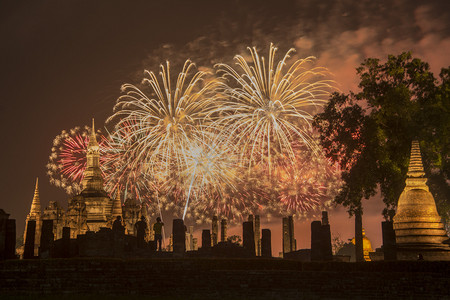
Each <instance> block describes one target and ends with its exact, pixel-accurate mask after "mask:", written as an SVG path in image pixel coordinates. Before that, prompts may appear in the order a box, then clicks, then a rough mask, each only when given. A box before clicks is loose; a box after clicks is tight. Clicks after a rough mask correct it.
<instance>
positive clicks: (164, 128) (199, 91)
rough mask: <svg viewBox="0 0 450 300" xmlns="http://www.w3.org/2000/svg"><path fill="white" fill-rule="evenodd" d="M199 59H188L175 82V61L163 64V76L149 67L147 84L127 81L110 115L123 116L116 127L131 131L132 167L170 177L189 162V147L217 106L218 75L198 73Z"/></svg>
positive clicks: (129, 160) (129, 150)
mask: <svg viewBox="0 0 450 300" xmlns="http://www.w3.org/2000/svg"><path fill="white" fill-rule="evenodd" d="M193 68H194V64H193V63H191V62H190V61H186V63H185V64H184V67H183V69H182V71H181V73H179V74H178V76H177V79H176V81H175V83H174V84H173V82H172V79H173V78H171V76H170V67H169V63H168V62H167V65H166V67H164V66H162V65H161V71H160V77H161V78H160V80H158V77H157V76H156V75H155V74H154V73H153V72H149V71H145V74H146V78H144V79H143V82H142V83H143V85H144V87H147V88H149V91H148V93H146V92H145V91H144V89H141V88H139V87H137V86H135V85H131V84H125V85H123V86H122V90H123V92H124V93H125V95H123V96H121V97H120V98H119V99H118V101H117V104H116V106H115V108H114V109H115V111H116V112H115V113H114V115H113V116H111V117H110V118H109V119H108V121H109V122H111V121H112V120H116V119H118V122H117V124H116V127H120V128H126V130H127V131H128V132H129V134H127V135H126V136H124V140H123V142H124V143H126V144H127V150H126V151H127V152H128V153H132V154H130V155H128V161H127V163H128V164H130V166H131V167H132V168H139V167H140V166H144V167H145V169H146V170H145V172H146V173H147V174H153V175H155V176H156V177H162V178H168V177H170V176H171V175H172V173H174V172H175V173H179V172H180V171H182V170H183V167H184V166H185V165H186V158H185V154H186V152H187V148H188V147H189V145H190V144H191V142H192V141H193V140H195V139H196V137H197V136H198V133H199V131H200V130H201V128H202V126H204V124H205V123H206V122H207V121H208V114H209V111H210V110H211V109H212V103H213V100H214V94H211V95H210V97H207V94H209V93H211V92H212V91H213V90H214V87H215V86H216V85H217V81H216V80H214V79H213V80H207V79H206V78H207V74H206V73H205V72H201V71H198V72H196V73H194V74H193V75H192V76H190V75H191V73H193Z"/></svg>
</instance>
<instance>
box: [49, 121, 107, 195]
mask: <svg viewBox="0 0 450 300" xmlns="http://www.w3.org/2000/svg"><path fill="white" fill-rule="evenodd" d="M90 132H91V129H90V128H89V127H88V126H84V127H75V128H72V129H70V130H63V131H62V132H61V134H59V135H57V136H56V137H55V139H54V140H53V146H52V149H51V154H50V157H49V161H48V163H47V175H48V176H49V177H50V183H51V184H53V185H55V186H58V187H61V188H63V189H64V190H65V191H66V192H67V193H68V194H71V195H73V194H77V193H79V192H81V189H82V186H81V182H82V180H83V176H84V170H85V169H86V151H87V146H88V144H89V136H90ZM97 140H100V153H101V155H100V163H101V164H103V163H104V161H105V160H106V159H107V156H106V155H105V151H104V149H105V148H104V143H103V142H102V141H103V140H104V139H103V138H102V135H101V132H100V131H99V130H97Z"/></svg>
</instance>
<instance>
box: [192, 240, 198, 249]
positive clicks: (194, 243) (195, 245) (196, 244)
mask: <svg viewBox="0 0 450 300" xmlns="http://www.w3.org/2000/svg"><path fill="white" fill-rule="evenodd" d="M192 244H193V247H194V248H193V250H194V251H197V250H198V240H197V238H193V239H192Z"/></svg>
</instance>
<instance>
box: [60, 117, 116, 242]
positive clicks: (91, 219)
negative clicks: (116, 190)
mask: <svg viewBox="0 0 450 300" xmlns="http://www.w3.org/2000/svg"><path fill="white" fill-rule="evenodd" d="M82 185H83V190H82V191H81V193H80V194H79V195H77V196H75V197H73V198H72V200H71V201H70V203H69V210H70V208H71V207H75V206H76V207H78V206H80V208H83V206H84V207H85V212H82V211H80V214H81V212H82V215H81V217H82V218H85V220H86V221H85V226H84V225H83V226H79V225H80V224H79V222H76V223H77V226H76V227H80V228H79V229H77V228H73V229H74V230H78V231H79V232H78V234H80V233H81V234H82V233H84V232H83V231H85V230H89V231H99V230H100V228H101V227H108V225H109V224H110V223H111V218H112V208H113V200H111V199H110V198H109V197H108V194H107V193H106V192H105V190H104V189H103V177H102V171H101V170H100V147H99V145H98V143H97V138H96V137H95V126H94V119H92V130H91V135H90V137H89V144H88V148H87V154H86V170H85V171H84V177H83V181H82ZM82 222H84V221H82ZM71 227H72V226H71ZM84 228H85V229H84ZM71 231H72V230H71Z"/></svg>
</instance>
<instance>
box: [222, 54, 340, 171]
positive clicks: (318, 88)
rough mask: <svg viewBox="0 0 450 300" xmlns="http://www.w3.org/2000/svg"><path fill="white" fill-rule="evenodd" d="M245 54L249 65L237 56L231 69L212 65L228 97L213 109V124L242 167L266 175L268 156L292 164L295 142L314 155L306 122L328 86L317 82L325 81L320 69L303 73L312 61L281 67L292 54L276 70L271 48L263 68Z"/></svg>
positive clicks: (254, 57)
mask: <svg viewBox="0 0 450 300" xmlns="http://www.w3.org/2000/svg"><path fill="white" fill-rule="evenodd" d="M249 51H250V54H251V63H250V64H249V63H248V62H247V61H246V59H245V58H244V57H243V56H241V55H237V56H235V60H236V65H237V67H236V68H233V67H231V66H229V65H227V64H218V65H217V67H218V68H219V71H218V72H219V73H220V74H222V75H223V78H225V79H226V80H228V84H226V85H224V86H223V89H224V93H225V94H226V95H227V96H228V97H225V98H223V99H224V101H223V102H222V103H221V105H220V107H217V112H219V113H220V114H221V116H222V117H221V119H220V120H219V121H218V122H219V123H220V124H221V125H222V126H223V127H225V128H226V130H227V131H228V132H229V133H230V135H231V136H233V137H234V138H235V140H236V143H237V144H238V145H239V146H240V147H241V148H242V152H241V157H242V159H243V161H246V164H247V166H248V167H251V166H252V165H255V164H258V163H261V162H264V163H266V164H268V166H269V167H268V170H269V173H271V172H272V169H273V168H272V156H273V153H275V152H280V153H283V154H285V155H286V156H287V157H288V158H289V159H290V160H291V161H294V159H295V155H294V150H293V149H292V144H293V143H294V142H296V141H297V140H300V141H302V142H303V143H304V144H305V145H307V146H308V147H309V148H311V149H313V150H314V151H317V149H316V148H317V144H316V143H315V141H314V140H313V139H312V138H311V136H310V135H309V134H308V133H309V129H310V128H311V124H310V122H311V120H312V119H313V112H314V111H315V110H316V109H318V108H320V107H321V106H322V105H323V104H324V103H326V101H327V98H328V96H329V95H330V92H331V90H332V89H333V86H332V84H333V81H331V80H326V79H323V78H324V77H325V76H326V75H328V71H327V70H326V69H325V68H320V67H313V68H309V65H310V64H311V63H313V62H314V60H315V59H314V58H313V57H307V58H305V59H299V60H296V61H295V62H293V63H292V64H291V65H290V67H287V66H288V59H289V57H290V55H291V53H292V52H293V51H294V49H290V50H289V51H288V52H287V53H286V55H285V56H284V58H283V59H282V60H281V61H279V62H278V63H277V64H276V63H275V54H276V51H277V48H276V47H274V46H273V45H271V46H270V50H269V58H268V61H267V62H266V60H265V58H264V57H260V56H259V54H258V52H257V50H256V49H255V48H253V49H250V48H249ZM258 154H259V155H258ZM244 158H246V159H244Z"/></svg>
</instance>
